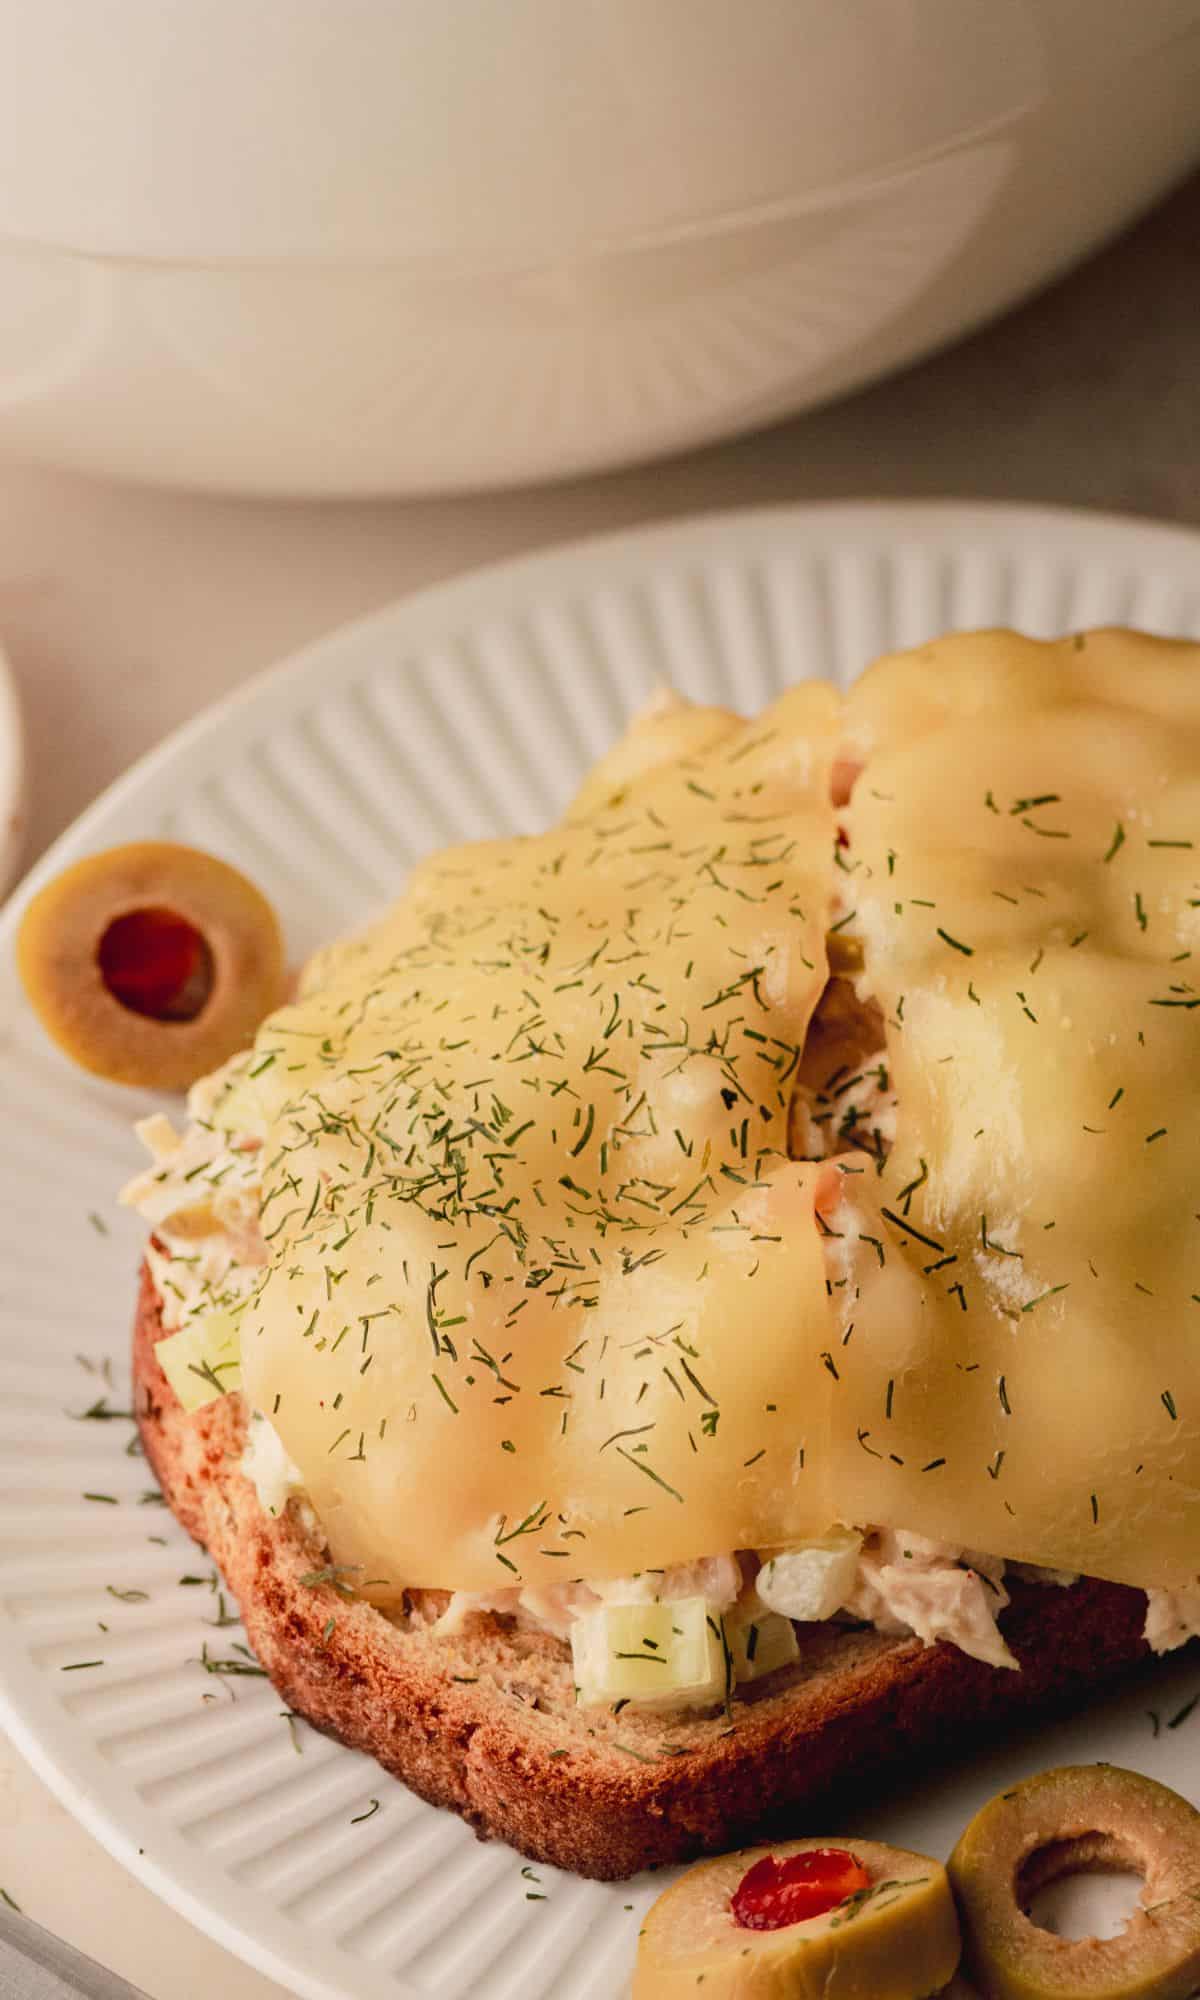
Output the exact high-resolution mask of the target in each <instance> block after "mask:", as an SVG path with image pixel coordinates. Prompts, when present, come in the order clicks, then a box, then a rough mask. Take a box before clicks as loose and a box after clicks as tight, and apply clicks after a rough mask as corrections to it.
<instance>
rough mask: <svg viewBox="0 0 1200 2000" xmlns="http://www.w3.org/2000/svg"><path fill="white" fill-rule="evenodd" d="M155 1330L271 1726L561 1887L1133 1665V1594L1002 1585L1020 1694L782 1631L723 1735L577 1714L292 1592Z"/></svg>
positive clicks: (220, 1423)
mask: <svg viewBox="0 0 1200 2000" xmlns="http://www.w3.org/2000/svg"><path fill="white" fill-rule="evenodd" d="M162 1331H163V1329H162V1323H161V1318H160V1311H159V1300H158V1297H157V1295H156V1293H155V1290H154V1287H153V1284H152V1282H151V1280H150V1277H149V1275H148V1273H147V1272H145V1271H143V1274H142V1281H141V1291H140V1296H139V1300H138V1308H137V1318H136V1322H135V1328H134V1352H133V1374H134V1397H135V1402H134V1407H135V1409H136V1411H137V1415H138V1421H139V1424H140V1427H141V1433H142V1438H143V1441H144V1444H145V1449H146V1454H147V1457H148V1458H149V1461H150V1463H151V1465H152V1466H153V1468H154V1471H155V1473H156V1474H157V1476H158V1479H159V1481H160V1482H161V1485H162V1488H163V1492H164V1494H165V1495H166V1498H167V1500H168V1502H169V1504H170V1506H171V1507H172V1509H173V1510H174V1512H175V1514H176V1515H177V1516H178V1518H179V1520H180V1521H181V1522H182V1523H183V1525H184V1527H186V1528H187V1530H188V1531H189V1533H190V1534H192V1535H193V1536H194V1537H195V1538H196V1540H197V1541H198V1542H200V1543H202V1544H203V1546H204V1547H205V1548H206V1549H207V1550H208V1552H209V1554H210V1555H211V1556H212V1557H213V1559H214V1561H215V1562H216V1563H217V1565H218V1566H219V1568H220V1570H221V1572H222V1574H223V1576H224V1578H225V1581H226V1583H227V1584H228V1586H229V1588H230V1590H231V1591H232V1593H233V1594H234V1596H235V1597H236V1598H237V1601H238V1604H239V1605H240V1607H241V1612H242V1617H243V1619H244V1622H245V1627H246V1632H247V1635H248V1637H249V1640H250V1643H251V1645H252V1646H253V1648H254V1651H255V1654H256V1655H257V1657H258V1659H259V1660H260V1661H261V1663H262V1665H263V1666H264V1667H265V1668H266V1670H267V1672H268V1673H269V1674H270V1676H271V1679H272V1681H273V1682H274V1683H275V1686H276V1687H277V1688H278V1689H279V1692H280V1693H281V1694H282V1695H283V1697H284V1699H285V1701H286V1702H287V1703H288V1706H289V1707H290V1708H292V1709H294V1710H295V1711H296V1712H297V1713H298V1714H300V1715H303V1716H305V1717H306V1718H307V1719H308V1721H310V1722H311V1723H314V1724H315V1725H316V1727H317V1728H319V1729H323V1730H327V1731H328V1732H329V1733H330V1734H331V1735H334V1736H337V1737H340V1738H341V1740H342V1741H343V1742H344V1743H349V1744H352V1745H353V1746H354V1748H355V1749H358V1750H365V1751H368V1752H369V1753H370V1754H371V1755H372V1756H373V1757H376V1758H377V1759H378V1761H379V1762H380V1764H382V1765H383V1766H384V1767H385V1769H386V1770H388V1771H391V1772H394V1774H395V1775H396V1776H397V1777H398V1778H402V1779H403V1781H404V1783H405V1784H406V1785H410V1786H411V1787H412V1789H413V1790H414V1791H416V1792H419V1793H420V1794H421V1796H422V1797H423V1798H426V1799H428V1800H430V1801H431V1803H432V1804H434V1805H438V1806H448V1807H450V1808H451V1809H452V1810H453V1811H455V1812H458V1813H461V1814H462V1816H463V1818H464V1819H466V1820H468V1821H470V1823H471V1824H472V1825H473V1826H474V1827H475V1828H476V1829H477V1831H478V1832H479V1834H480V1835H481V1836H489V1835H490V1836H492V1837H494V1838H496V1839H500V1840H507V1841H510V1842H511V1843H512V1845H513V1846H514V1847H517V1848H519V1849H520V1850H521V1851H522V1853H524V1854H528V1855H531V1856H533V1857H534V1858H535V1859H536V1860H538V1861H545V1862H550V1863H553V1864H554V1865H555V1866H557V1867H560V1868H567V1869H571V1870H573V1871H574V1872H575V1873H576V1874H581V1875H592V1876H598V1877H600V1878H601V1879H602V1880H614V1879H618V1878H620V1877H622V1876H627V1875H632V1874H634V1873H635V1872H636V1871H637V1870H638V1869H641V1868H645V1867H649V1866H651V1865H654V1864H658V1863H662V1862H670V1861H684V1860H689V1859H691V1858H692V1857H694V1856H696V1855H699V1854H705V1853H711V1852H714V1851H718V1850H720V1849H723V1848H728V1847H732V1846H736V1845H739V1844H742V1843H745V1842H748V1841H750V1840H752V1839H754V1838H756V1837H760V1836H761V1835H762V1834H763V1833H764V1832H769V1831H775V1832H778V1831H781V1830H783V1829H785V1828H786V1829H787V1830H788V1831H790V1832H792V1833H800V1832H804V1831H805V1830H807V1829H808V1828H810V1827H811V1826H812V1825H814V1824H815V1821H814V1818H813V1811H814V1808H815V1807H816V1806H817V1805H818V1803H819V1802H822V1801H825V1802H827V1801H828V1800H829V1797H830V1794H831V1793H832V1792H833V1791H834V1790H835V1788H836V1789H840V1788H843V1787H845V1786H848V1785H853V1784H856V1783H858V1784H861V1782H862V1781H863V1780H864V1779H865V1778H867V1777H869V1778H871V1779H872V1780H874V1779H875V1778H876V1777H877V1776H880V1775H882V1774H883V1773H885V1772H886V1771H888V1770H894V1769H895V1768H897V1767H898V1766H900V1765H903V1764H912V1763H913V1762H914V1761H915V1760H916V1759H918V1758H919V1757H921V1756H922V1755H928V1754H930V1753H931V1752H932V1751H933V1750H934V1749H935V1748H936V1749H937V1751H938V1752H939V1753H940V1752H941V1751H942V1750H943V1748H944V1747H945V1746H947V1745H948V1744H951V1743H953V1741H954V1740H955V1739H956V1738H957V1739H962V1738H963V1737H965V1736H967V1735H969V1736H970V1738H971V1739H972V1740H973V1741H974V1742H976V1743H978V1741H979V1740H980V1738H981V1737H986V1736H987V1735H988V1734H989V1733H990V1732H992V1731H994V1729H995V1728H996V1726H997V1725H999V1724H1001V1723H1003V1722H1004V1721H1006V1720H1007V1719H1008V1718H1010V1717H1015V1716H1019V1715H1028V1714H1031V1713H1034V1712H1036V1711H1038V1710H1042V1709H1046V1708H1050V1707H1053V1706H1056V1705H1071V1704H1074V1703H1076V1702H1077V1701H1078V1700H1080V1699H1081V1698H1083V1697H1085V1696H1086V1695H1087V1694H1089V1693H1090V1692H1091V1691H1093V1690H1094V1689H1095V1688H1096V1687H1097V1686H1098V1685H1099V1684H1101V1683H1102V1682H1104V1681H1105V1680H1108V1679H1111V1678H1112V1677H1113V1676H1114V1675H1115V1674H1117V1673H1118V1672H1120V1671H1121V1670H1122V1669H1123V1668H1126V1667H1128V1666H1129V1665H1130V1664H1132V1663H1133V1662H1134V1661H1136V1660H1137V1659H1139V1658H1140V1657H1141V1656H1142V1655H1144V1653H1145V1651H1146V1647H1145V1644H1144V1641H1143V1639H1142V1636H1141V1633H1142V1622H1143V1618H1144V1615H1145V1598H1144V1597H1143V1595H1142V1593H1141V1592H1140V1591H1136V1590H1129V1589H1126V1588H1124V1587H1122V1586H1120V1585H1117V1584H1107V1583H1097V1582H1092V1581H1087V1580H1085V1581H1081V1582H1080V1583H1077V1584H1075V1585H1073V1586H1072V1587H1070V1588H1067V1589H1061V1588H1056V1587H1051V1586H1045V1585H1021V1584H1014V1585H1013V1588H1012V1594H1013V1602H1012V1605H1011V1606H1010V1608H1009V1609H1008V1611H1007V1612H1006V1613H1005V1614H1004V1618H1003V1626H1004V1633H1005V1637H1006V1638H1007V1640H1008V1643H1009V1645H1010V1646H1011V1648H1012V1650H1013V1652H1014V1653H1015V1654H1016V1655H1017V1657H1018V1658H1019V1659H1020V1661H1021V1663H1022V1671H1021V1672H1020V1673H1013V1672H1012V1671H1011V1670H1000V1669H996V1668H992V1667H987V1666H984V1665H982V1664H981V1663H980V1662H979V1661H977V1660H972V1659H968V1658H967V1657H966V1656H965V1655H964V1654H962V1653H960V1652H958V1651H957V1650H956V1649H955V1648H954V1647H952V1646H946V1645H935V1646H924V1645H922V1644H921V1643H920V1642H919V1641H918V1640H905V1639H887V1638H883V1637H881V1636H880V1635H879V1634H878V1633H876V1632H874V1631H870V1630H848V1629H846V1628H845V1627H839V1626H832V1625H818V1626H802V1627H798V1628H797V1630H798V1635H799V1638H800V1658H799V1660H798V1661H797V1662H796V1663H795V1664H794V1665H792V1666H789V1667H785V1668H781V1669H780V1670H779V1672H777V1673H776V1674H773V1675H770V1676H769V1677H767V1678H765V1679H764V1680H763V1681H762V1682H760V1683H756V1684H754V1685H753V1686H752V1687H751V1688H749V1689H748V1690H747V1693H746V1696H745V1697H743V1696H741V1695H739V1696H738V1697H737V1698H736V1699H735V1700H734V1702H733V1704H732V1712H731V1715H730V1716H729V1717H726V1716H725V1715H723V1714H719V1715H717V1716H715V1717H714V1716H705V1717H696V1716H694V1715H690V1714H688V1713H687V1712H680V1713H678V1714H674V1715H669V1716H663V1715H649V1714H645V1713H642V1714H639V1713H638V1712H637V1711H636V1710H634V1709H632V1708H626V1709H624V1710H623V1711H622V1712H621V1713H620V1714H619V1715H613V1714H611V1713H609V1712H608V1711H607V1710H600V1711H595V1710H590V1709H589V1710H581V1709H579V1708H578V1707H577V1706H576V1703H575V1696H574V1688H573V1684H572V1675H571V1661H570V1654H569V1650H568V1648H567V1647H566V1646H565V1645H563V1644H561V1643H560V1642H559V1641H557V1640H555V1639H553V1638H550V1637H548V1636H544V1635H542V1634H539V1633H534V1632H527V1631H522V1630H518V1629H516V1628H515V1627H514V1626H513V1624H512V1621H510V1620H505V1619H501V1618H497V1617H493V1616H486V1617H482V1616H481V1617H479V1618H478V1619H476V1620H473V1621H472V1625H471V1627H470V1629H469V1630H468V1631H467V1632H466V1633H465V1634H464V1636H462V1637H460V1638H457V1639H452V1640H451V1639H446V1638H442V1637H439V1636H437V1635H436V1634H435V1633H434V1632H433V1631H432V1630H431V1629H430V1625H429V1621H428V1617H427V1616H424V1617H423V1616H422V1615H421V1614H420V1612H419V1611H418V1610H416V1609H414V1611H413V1613H412V1615H411V1616H409V1617H407V1618H404V1619H398V1620H393V1619H392V1618H388V1617H384V1616H383V1614H382V1613H380V1612H379V1611H377V1610H375V1609H374V1608H373V1607H372V1606H370V1605H368V1604H364V1603H359V1602H355V1601H354V1600H352V1599H347V1598H345V1597H344V1596H343V1595H342V1594H341V1593H340V1592H339V1591H338V1590H337V1589H336V1588H334V1586H333V1585H332V1584H331V1583H327V1582H321V1581H317V1582H315V1583H314V1582H313V1581H312V1577H313V1572H314V1571H318V1570H320V1569H321V1568H322V1567H323V1566H326V1565H327V1564H328V1561H329V1556H328V1552H327V1550H326V1549H325V1547H324V1545H323V1543H322V1541H321V1539H320V1537H319V1534H318V1533H317V1532H316V1531H315V1530H314V1528H313V1526H312V1524H311V1516H309V1515H307V1514H306V1511H305V1510H304V1509H303V1508H302V1507H299V1506H298V1505H297V1504H296V1503H295V1502H290V1503H289V1505H288V1507H287V1510H286V1513H285V1514H284V1515H282V1516H281V1517H279V1518H278V1519H273V1518H272V1517H271V1516H269V1515H268V1514H267V1513H266V1512H265V1511H264V1509H263V1508H262V1507H261V1506H260V1504H259V1501H258V1497H257V1495H256V1493H255V1490H254V1487H253V1486H252V1485H251V1483H250V1482H249V1480H247V1479H246V1478H245V1476H244V1475H243V1473H242V1472H241V1470H240V1466H239V1461H240V1458H241V1453H242V1448H243V1444H244V1442H245V1433H246V1422H247V1413H246V1407H245V1404H244V1401H243V1399H242V1397H241V1396H239V1395H233V1396H227V1397H225V1398H224V1399H222V1400H221V1401H219V1402H214V1403H210V1404H208V1405H207V1406H206V1407H205V1408H204V1409H202V1410H199V1411H197V1412H196V1413H195V1414H194V1415H191V1416H189V1415H187V1414H186V1413H185V1412H184V1410H183V1409H182V1407H181V1406H180V1404H179V1402H178V1401H177V1400H176V1398H175V1395H174V1393H173V1392H172V1390H171V1389H170V1387H169V1385H168V1383H167V1381H166V1378H165V1377H164V1375H163V1373H162V1370H161V1368H160V1367H159V1364H158V1360H157V1357H156V1355H155V1352H154V1342H155V1341H156V1340H158V1339H160V1338H161V1337H162ZM306 1578H307V1579H309V1580H308V1581H306V1580H305V1579H306Z"/></svg>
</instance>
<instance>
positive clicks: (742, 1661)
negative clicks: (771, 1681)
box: [725, 1606, 800, 1681]
mask: <svg viewBox="0 0 1200 2000" xmlns="http://www.w3.org/2000/svg"><path fill="white" fill-rule="evenodd" d="M725 1643H726V1645H727V1646H728V1648H729V1657H730V1659H731V1660H732V1661H733V1677H734V1679H735V1680H737V1681H757V1680H761V1679H762V1676H763V1675H764V1674H773V1673H774V1672H775V1669H776V1667H786V1666H787V1665H788V1664H789V1663H790V1662H791V1661H792V1660H794V1659H796V1658H798V1656H799V1653H800V1648H799V1646H798V1645H797V1644H796V1634H795V1633H794V1632H793V1630H792V1621H791V1619H790V1618H781V1617H780V1615H779V1613H778V1612H777V1611H757V1610H751V1611H746V1610H744V1609H742V1608H741V1607H740V1606H735V1608H734V1609H733V1610H732V1611H727V1612H726V1613H725Z"/></svg>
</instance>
